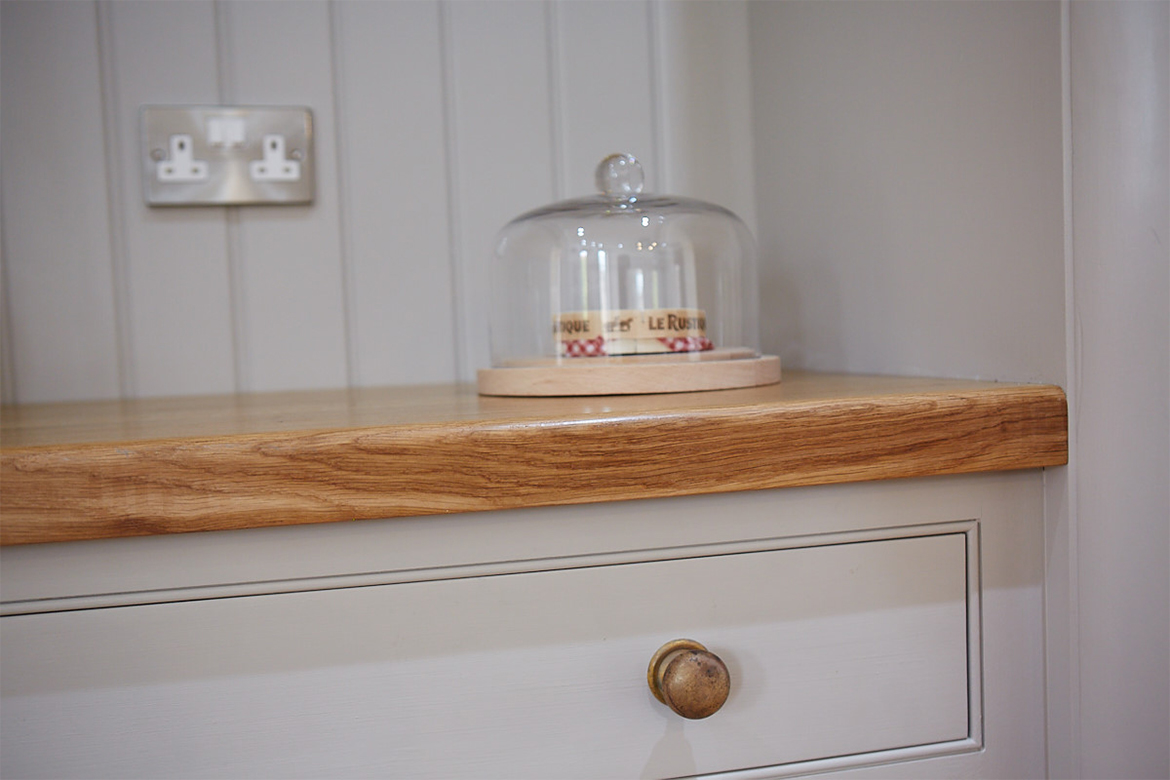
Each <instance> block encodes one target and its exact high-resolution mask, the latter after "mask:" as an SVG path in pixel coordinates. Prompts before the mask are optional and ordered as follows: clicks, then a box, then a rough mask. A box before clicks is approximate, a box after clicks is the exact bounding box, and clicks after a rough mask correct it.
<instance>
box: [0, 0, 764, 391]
mask: <svg viewBox="0 0 1170 780" xmlns="http://www.w3.org/2000/svg"><path fill="white" fill-rule="evenodd" d="M746 31H747V22H746V8H745V6H744V5H743V4H742V3H719V4H713V3H686V4H659V3H647V2H590V3H578V2H556V3H530V2H451V3H440V2H411V3H390V2H356V1H355V2H339V3H323V2H283V3H281V4H279V5H274V4H270V3H252V2H209V1H197V2H188V3H155V2H133V1H127V2H61V1H60V0H50V1H49V2H22V1H21V0H5V2H4V3H2V4H0V34H2V35H3V39H2V41H0V50H2V57H3V61H2V65H0V74H2V77H3V89H0V100H2V104H0V145H2V146H0V152H2V157H3V166H4V177H3V201H2V202H3V212H2V217H3V236H4V252H3V274H4V296H3V297H4V308H5V311H4V316H3V318H2V319H3V322H4V333H3V350H2V352H3V359H4V365H3V371H2V372H0V374H2V376H3V379H4V382H3V389H4V399H5V400H6V401H19V402H33V401H52V400H62V399H81V398H113V397H135V396H152V395H169V394H185V393H214V392H231V391H248V390H256V391H261V390H276V389H289V388H313V387H344V386H347V385H349V386H356V385H377V384H413V383H425V382H437V381H451V380H454V379H471V378H473V377H474V369H475V368H477V367H482V366H486V365H487V362H488V358H487V337H486V331H485V329H484V325H483V323H484V321H485V314H486V311H487V301H486V299H485V297H484V295H483V291H484V289H485V287H486V263H485V260H486V258H487V255H488V253H489V252H490V250H491V242H492V237H493V236H494V234H495V232H496V231H497V230H498V229H499V228H500V227H502V226H503V224H504V223H505V222H507V221H508V220H509V219H511V218H512V217H513V216H515V215H517V214H519V213H520V212H522V211H524V210H527V209H529V208H531V207H534V206H536V205H539V204H543V203H547V202H549V201H551V200H554V199H559V198H563V197H569V196H575V195H581V194H587V193H589V192H591V191H592V187H593V184H592V182H593V176H592V171H593V167H594V166H595V165H596V164H597V162H598V161H599V160H600V159H601V158H602V157H603V156H604V155H606V154H608V153H611V152H613V151H628V152H631V153H633V154H635V155H637V156H638V157H640V158H641V159H642V160H643V161H644V164H645V166H646V169H647V173H648V184H649V185H650V186H652V187H661V188H663V189H665V190H669V191H672V192H677V193H680V194H689V195H692V196H696V197H703V198H707V199H713V200H718V201H719V202H720V203H723V204H725V205H727V206H729V207H730V208H732V209H734V210H737V211H738V212H739V213H740V214H741V215H743V216H744V217H745V219H747V220H748V221H749V222H750V221H751V220H752V214H753V212H754V198H753V188H752V186H751V181H752V168H751V127H750V116H751V111H750V106H749V102H748V101H749V100H750V78H749V74H748V71H747V68H748V58H747V52H746V48H745V47H744V46H743V45H742V43H743V41H744V40H746ZM147 104H244V105H246V104H270V105H281V104H287V105H306V106H309V107H310V108H311V109H312V110H313V111H314V117H315V121H316V131H317V139H316V154H317V163H318V167H317V170H318V177H319V178H318V193H317V200H316V202H315V203H314V204H313V205H312V206H308V207H291V208H290V207H282V208H274V207H252V208H240V207H236V208H203V209H196V208H192V209H169V210H160V209H149V208H147V207H146V206H145V205H144V204H143V198H142V192H141V181H140V178H141V173H140V171H139V170H138V168H137V160H138V159H139V151H138V143H139V141H138V129H137V121H138V120H137V112H138V109H139V106H141V105H147Z"/></svg>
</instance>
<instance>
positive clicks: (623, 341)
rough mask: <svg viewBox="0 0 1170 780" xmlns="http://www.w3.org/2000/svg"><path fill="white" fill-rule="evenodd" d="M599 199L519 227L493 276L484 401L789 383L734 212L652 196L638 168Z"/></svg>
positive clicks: (630, 163)
mask: <svg viewBox="0 0 1170 780" xmlns="http://www.w3.org/2000/svg"><path fill="white" fill-rule="evenodd" d="M596 182H597V187H598V189H599V190H600V191H601V193H600V194H598V195H593V196H590V197H585V198H577V199H573V200H567V201H562V202H560V203H554V204H552V205H550V206H545V207H543V208H539V209H536V210H535V211H530V212H528V213H527V214H523V215H521V216H519V217H517V218H516V219H514V220H512V221H511V222H510V223H508V224H507V225H506V226H505V227H504V229H503V230H501V231H500V233H499V235H498V236H497V239H496V244H495V254H494V257H493V262H492V268H491V273H492V286H491V296H492V298H491V320H490V329H491V330H490V332H491V348H492V367H491V368H489V369H483V370H481V371H480V372H479V392H480V393H482V394H484V395H518V396H530V395H542V396H543V395H550V396H551V395H612V394H628V393H669V392H686V391H694V390H717V389H725V388H731V387H749V386H753V385H765V384H772V383H773V382H778V381H780V361H779V359H778V358H776V357H772V356H761V355H760V351H759V300H758V293H757V283H756V277H757V269H756V251H755V242H754V241H753V240H752V236H751V233H750V232H749V231H748V229H747V227H746V226H745V225H744V224H743V222H741V221H740V220H739V218H737V217H736V216H735V215H734V214H732V213H731V212H730V211H728V210H727V209H724V208H721V207H719V206H715V205H712V204H710V203H704V202H702V201H698V200H692V199H688V198H675V197H668V196H660V195H648V194H647V195H644V194H643V193H642V183H643V175H642V167H641V165H640V164H639V163H638V161H637V160H636V159H634V158H633V157H632V156H630V155H627V154H615V155H610V156H609V157H607V158H605V159H604V160H602V161H601V164H600V165H599V166H598V167H597V174H596Z"/></svg>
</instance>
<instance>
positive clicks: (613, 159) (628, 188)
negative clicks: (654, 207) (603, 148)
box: [594, 154, 646, 200]
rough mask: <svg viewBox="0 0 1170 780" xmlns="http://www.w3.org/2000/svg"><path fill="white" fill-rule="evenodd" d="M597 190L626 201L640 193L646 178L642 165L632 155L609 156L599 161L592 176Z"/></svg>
mask: <svg viewBox="0 0 1170 780" xmlns="http://www.w3.org/2000/svg"><path fill="white" fill-rule="evenodd" d="M594 178H595V181H596V182H597V189H599V190H601V191H602V192H603V193H605V194H606V195H607V196H608V197H611V198H618V199H622V200H626V199H629V198H634V197H636V196H638V195H639V194H640V193H641V192H642V185H643V184H644V183H645V180H646V177H645V176H644V175H643V173H642V164H641V163H640V162H638V160H637V158H635V157H634V155H632V154H611V155H610V156H609V157H606V158H605V159H604V160H602V161H601V163H600V164H598V166H597V173H596V174H594Z"/></svg>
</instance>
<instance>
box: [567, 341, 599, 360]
mask: <svg viewBox="0 0 1170 780" xmlns="http://www.w3.org/2000/svg"><path fill="white" fill-rule="evenodd" d="M563 343H564V345H565V355H566V356H568V357H597V356H598V355H604V354H606V352H605V336H598V337H597V338H595V339H574V340H572V341H566V342H563Z"/></svg>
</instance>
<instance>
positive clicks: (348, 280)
mask: <svg viewBox="0 0 1170 780" xmlns="http://www.w3.org/2000/svg"><path fill="white" fill-rule="evenodd" d="M342 8H343V6H342V5H341V4H340V3H337V2H336V1H335V0H330V3H329V65H330V68H331V69H332V71H333V72H332V73H331V74H330V76H331V79H332V85H333V90H332V91H333V105H332V106H331V108H332V111H333V126H334V128H336V129H335V133H336V141H335V143H336V148H335V149H334V152H335V154H336V155H337V233H338V244H339V245H338V248H337V250H338V254H339V262H340V264H341V292H342V298H341V306H342V328H343V334H344V337H345V377H346V383H347V384H348V386H349V387H351V388H353V387H360V386H361V384H362V372H361V362H360V355H361V353H360V351H359V350H358V343H357V324H356V323H355V321H354V318H355V317H356V316H357V309H358V307H357V290H356V288H355V287H354V278H353V272H352V269H351V268H350V258H351V257H352V256H353V236H352V235H351V231H352V228H351V227H350V223H349V219H348V218H347V217H346V214H347V211H348V209H349V199H350V196H349V190H348V187H349V185H350V178H349V176H350V171H349V143H348V136H347V135H346V122H345V115H346V109H347V104H346V98H345V72H344V67H345V66H344V64H343V62H342V56H341V52H342V45H343V44H342V42H343V40H344V38H343V34H344V29H343V27H344V24H345V22H344V21H343V18H342V14H343V10H342Z"/></svg>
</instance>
